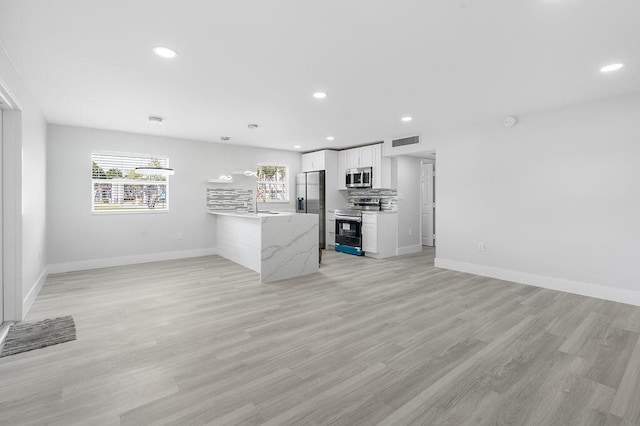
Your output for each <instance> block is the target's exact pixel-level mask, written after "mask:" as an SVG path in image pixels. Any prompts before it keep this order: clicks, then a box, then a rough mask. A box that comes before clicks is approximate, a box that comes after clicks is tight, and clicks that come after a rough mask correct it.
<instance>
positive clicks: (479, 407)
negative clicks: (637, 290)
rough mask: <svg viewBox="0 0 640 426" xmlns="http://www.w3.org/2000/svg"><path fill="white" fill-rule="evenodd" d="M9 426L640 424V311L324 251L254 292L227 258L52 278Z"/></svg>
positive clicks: (6, 395) (23, 359)
mask: <svg viewBox="0 0 640 426" xmlns="http://www.w3.org/2000/svg"><path fill="white" fill-rule="evenodd" d="M64 315H73V317H74V319H75V321H76V326H77V335H78V340H77V341H75V342H70V343H65V344H62V345H58V346H52V347H49V348H45V349H41V350H36V351H32V352H28V353H23V354H20V355H15V356H10V357H6V358H2V359H0V424H2V425H5V424H6V425H19V424H59V425H70V424H119V423H121V424H126V425H139V424H188V425H192V424H202V423H210V424H225V425H226V424H273V425H277V424H295V425H299V424H341V425H356V424H362V425H373V424H378V423H379V424H383V425H391V424H429V425H432V424H433V425H444V424H449V425H464V424H474V425H475V424H481V425H484V424H492V425H493V424H528V425H547V424H555V425H572V424H580V425H582V424H585V425H591V424H598V425H600V424H602V425H605V424H606V425H632V424H639V423H640V340H639V339H638V335H639V333H640V308H638V307H633V306H629V305H623V304H619V303H613V302H606V301H601V300H597V299H591V298H587V297H581V296H575V295H571V294H565V293H560V292H556V291H550V290H544V289H539V288H535V287H528V286H524V285H518V284H513V283H509V282H504V281H499V280H493V279H487V278H482V277H478V276H474V275H469V274H463V273H457V272H452V271H447V270H443V269H438V268H434V267H433V251H432V250H425V251H423V252H422V253H420V254H416V255H408V256H402V257H398V258H395V259H390V260H374V259H368V258H358V257H354V256H349V255H345V254H338V253H335V252H330V251H326V252H325V254H324V259H323V264H322V267H321V269H320V273H318V274H314V275H312V276H310V277H307V278H304V279H294V280H287V281H282V282H278V283H275V284H260V283H259V276H258V274H257V273H254V272H252V271H250V270H248V269H245V268H243V267H241V266H238V265H235V264H233V263H232V262H229V261H227V260H225V259H222V258H220V257H217V256H210V257H202V258H195V259H187V260H178V261H169V262H160V263H150V264H144V265H134V266H126V267H118V268H109V269H100V270H93V271H86V272H76V273H68V274H60V275H54V276H50V277H49V279H48V280H47V282H46V284H45V286H44V287H43V289H42V291H41V293H40V295H39V296H38V298H37V300H36V302H35V303H34V305H33V308H32V310H31V312H30V313H29V315H28V317H27V319H26V320H27V321H36V320H40V319H44V318H52V317H57V316H64Z"/></svg>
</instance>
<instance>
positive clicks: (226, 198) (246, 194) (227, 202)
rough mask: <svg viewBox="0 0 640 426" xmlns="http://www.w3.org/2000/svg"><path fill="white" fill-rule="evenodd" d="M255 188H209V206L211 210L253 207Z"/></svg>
mask: <svg viewBox="0 0 640 426" xmlns="http://www.w3.org/2000/svg"><path fill="white" fill-rule="evenodd" d="M252 205H253V190H251V189H239V188H235V189H234V188H224V189H223V188H209V189H207V208H208V209H209V210H235V209H251V208H252Z"/></svg>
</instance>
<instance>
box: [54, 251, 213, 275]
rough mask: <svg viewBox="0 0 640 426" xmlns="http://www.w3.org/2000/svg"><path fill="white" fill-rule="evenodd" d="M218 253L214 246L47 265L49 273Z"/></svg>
mask: <svg viewBox="0 0 640 426" xmlns="http://www.w3.org/2000/svg"><path fill="white" fill-rule="evenodd" d="M214 254H218V250H217V249H216V248H206V249H195V250H182V251H169V252H163V253H150V254H140V255H136V256H123V257H109V258H106V259H91V260H79V261H76V262H65V263H54V264H51V265H49V268H48V269H49V273H50V274H59V273H63V272H72V271H85V270H88V269H98V268H110V267H112V266H124V265H134V264H136V263H148V262H159V261H163V260H174V259H186V258H189V257H200V256H211V255H214Z"/></svg>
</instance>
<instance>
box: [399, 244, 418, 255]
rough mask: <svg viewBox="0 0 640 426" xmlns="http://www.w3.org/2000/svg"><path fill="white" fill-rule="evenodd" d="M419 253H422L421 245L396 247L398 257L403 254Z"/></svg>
mask: <svg viewBox="0 0 640 426" xmlns="http://www.w3.org/2000/svg"><path fill="white" fill-rule="evenodd" d="M421 251H422V244H416V245H413V246H405V247H398V256H402V255H403V254H411V253H420V252H421Z"/></svg>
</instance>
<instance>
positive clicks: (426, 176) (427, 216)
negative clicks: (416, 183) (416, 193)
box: [420, 163, 436, 247]
mask: <svg viewBox="0 0 640 426" xmlns="http://www.w3.org/2000/svg"><path fill="white" fill-rule="evenodd" d="M434 184H435V171H434V170H433V164H424V163H423V164H422V165H421V166H420V190H421V197H420V198H421V200H422V202H421V206H420V208H421V213H422V245H423V246H429V247H433V246H434V245H435V239H436V235H435V207H436V205H435V193H434Z"/></svg>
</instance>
